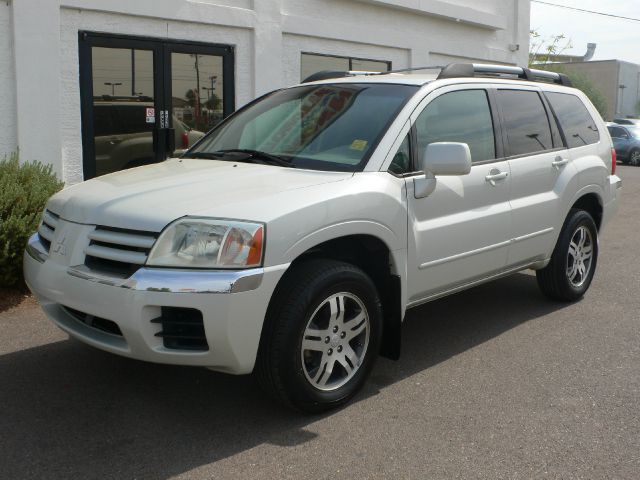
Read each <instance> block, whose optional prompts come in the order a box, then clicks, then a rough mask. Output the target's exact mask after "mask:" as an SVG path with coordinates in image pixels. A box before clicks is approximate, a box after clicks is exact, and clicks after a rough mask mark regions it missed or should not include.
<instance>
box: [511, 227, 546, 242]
mask: <svg viewBox="0 0 640 480" xmlns="http://www.w3.org/2000/svg"><path fill="white" fill-rule="evenodd" d="M553 230H554V228H553V227H549V228H545V229H544V230H540V231H538V232H533V233H528V234H526V235H522V236H521V237H516V238H514V239H512V240H511V242H513V243H516V242H522V241H523V240H529V239H530V238H534V237H538V236H540V235H545V234H547V233H551V232H553Z"/></svg>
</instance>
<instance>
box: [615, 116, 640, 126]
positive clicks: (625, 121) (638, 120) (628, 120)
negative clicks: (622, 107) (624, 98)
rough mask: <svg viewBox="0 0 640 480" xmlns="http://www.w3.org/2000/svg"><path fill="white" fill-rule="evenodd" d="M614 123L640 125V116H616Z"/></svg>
mask: <svg viewBox="0 0 640 480" xmlns="http://www.w3.org/2000/svg"><path fill="white" fill-rule="evenodd" d="M613 123H617V124H618V125H638V126H640V118H614V119H613Z"/></svg>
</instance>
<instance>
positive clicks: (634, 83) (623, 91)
mask: <svg viewBox="0 0 640 480" xmlns="http://www.w3.org/2000/svg"><path fill="white" fill-rule="evenodd" d="M559 65H562V68H563V69H564V70H566V71H567V72H576V73H580V74H582V75H584V76H585V77H587V78H588V79H589V80H590V81H591V82H592V83H593V85H594V86H595V87H596V88H597V89H598V90H599V91H600V93H602V95H603V96H604V98H605V100H606V101H607V112H606V114H605V115H604V117H605V119H606V120H612V119H613V118H618V117H637V116H638V106H639V104H638V102H639V101H640V65H638V64H636V63H631V62H624V61H622V60H595V61H594V60H592V61H589V62H572V63H560V64H559Z"/></svg>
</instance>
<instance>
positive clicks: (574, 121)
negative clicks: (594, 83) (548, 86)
mask: <svg viewBox="0 0 640 480" xmlns="http://www.w3.org/2000/svg"><path fill="white" fill-rule="evenodd" d="M546 95H547V98H548V99H549V103H551V108H553V111H554V112H555V114H556V116H557V117H558V121H559V122H560V127H561V128H562V130H563V131H564V135H565V137H566V140H567V145H568V146H569V148H574V147H580V146H582V145H589V144H591V143H596V142H597V141H598V140H600V134H599V133H598V127H597V126H596V123H595V122H594V121H593V118H591V115H589V112H588V111H587V109H586V108H585V106H584V104H583V103H582V101H581V100H580V99H579V98H578V97H576V96H575V95H571V94H567V93H552V92H547V93H546Z"/></svg>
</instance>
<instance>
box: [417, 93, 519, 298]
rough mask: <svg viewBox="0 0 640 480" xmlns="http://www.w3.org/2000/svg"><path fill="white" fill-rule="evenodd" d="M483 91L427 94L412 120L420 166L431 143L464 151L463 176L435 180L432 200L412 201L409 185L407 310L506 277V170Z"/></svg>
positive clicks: (508, 219)
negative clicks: (467, 154) (466, 166)
mask: <svg viewBox="0 0 640 480" xmlns="http://www.w3.org/2000/svg"><path fill="white" fill-rule="evenodd" d="M492 103H493V102H492V100H491V97H490V95H489V92H488V90H486V89H485V88H483V87H482V86H476V85H474V86H473V87H472V88H468V87H467V88H464V87H463V88H460V87H459V86H452V87H447V88H443V89H439V90H437V91H436V92H433V93H431V94H430V95H429V96H427V98H426V99H425V100H424V101H423V103H422V106H421V107H419V108H418V109H416V112H415V113H414V115H413V117H412V124H413V128H414V134H415V139H416V141H415V144H416V150H417V155H416V157H415V158H416V159H417V160H418V162H419V163H421V162H420V159H421V158H422V156H423V155H424V151H425V149H426V147H427V145H428V144H429V143H432V142H463V143H467V144H468V145H469V149H470V151H471V159H472V167H471V172H470V173H469V174H468V175H461V176H438V177H437V186H436V189H435V191H434V192H433V193H431V194H430V195H429V196H427V197H424V198H416V197H415V189H414V179H415V178H417V177H418V176H419V175H422V173H420V174H416V176H414V178H408V179H407V180H408V181H407V197H408V210H409V244H408V250H409V251H408V259H409V265H408V277H409V281H408V289H407V290H408V291H407V294H408V295H407V297H408V302H409V305H411V304H412V303H413V304H417V303H420V301H421V300H422V299H425V298H427V297H430V296H432V295H435V294H437V293H440V292H443V291H448V290H453V289H455V288H457V287H459V286H462V285H464V284H467V283H470V282H472V281H473V280H475V279H480V278H483V277H486V276H489V275H491V274H493V273H496V272H498V271H500V270H503V269H504V268H505V266H506V263H507V253H508V248H509V243H510V242H509V239H510V237H511V235H510V233H511V228H510V223H511V207H510V203H509V189H510V182H511V175H510V170H509V163H508V162H507V161H505V160H504V159H502V158H500V157H502V145H501V144H500V142H497V141H496V136H495V130H496V129H495V123H496V120H495V119H496V118H497V117H496V116H495V115H494V112H495V108H492Z"/></svg>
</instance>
